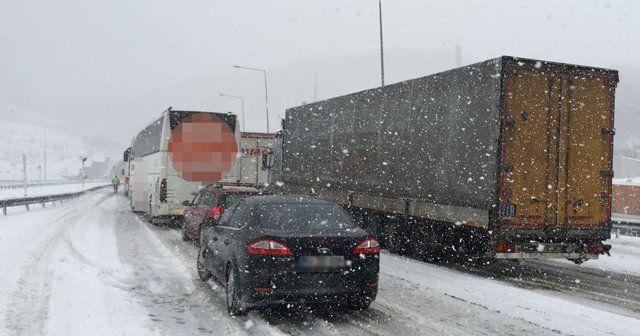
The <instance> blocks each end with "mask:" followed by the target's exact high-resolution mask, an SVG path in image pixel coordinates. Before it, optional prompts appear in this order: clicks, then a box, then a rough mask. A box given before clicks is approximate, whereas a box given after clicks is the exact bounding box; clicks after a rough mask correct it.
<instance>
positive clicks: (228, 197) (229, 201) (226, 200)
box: [220, 193, 254, 208]
mask: <svg viewBox="0 0 640 336" xmlns="http://www.w3.org/2000/svg"><path fill="white" fill-rule="evenodd" d="M249 196H254V194H250V193H243V194H222V196H221V201H220V206H222V207H223V208H228V207H230V206H232V205H233V204H234V203H236V202H237V201H238V200H240V199H242V198H245V197H249Z"/></svg>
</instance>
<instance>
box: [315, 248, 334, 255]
mask: <svg viewBox="0 0 640 336" xmlns="http://www.w3.org/2000/svg"><path fill="white" fill-rule="evenodd" d="M318 252H320V253H322V254H327V253H329V252H331V250H330V249H328V248H326V247H321V248H319V249H318Z"/></svg>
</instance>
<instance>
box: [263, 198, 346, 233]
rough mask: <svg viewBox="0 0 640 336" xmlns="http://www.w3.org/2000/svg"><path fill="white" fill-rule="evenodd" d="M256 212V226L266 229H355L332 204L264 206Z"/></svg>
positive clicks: (340, 209) (344, 215)
mask: <svg viewBox="0 0 640 336" xmlns="http://www.w3.org/2000/svg"><path fill="white" fill-rule="evenodd" d="M256 210H257V217H258V224H259V225H260V226H261V227H263V228H267V229H274V230H295V231H332V230H344V229H354V228H355V227H356V226H355V224H354V223H353V221H352V220H351V217H349V215H347V214H346V213H345V212H344V210H343V209H342V208H341V207H339V206H337V205H332V204H265V205H259V206H257V209H256Z"/></svg>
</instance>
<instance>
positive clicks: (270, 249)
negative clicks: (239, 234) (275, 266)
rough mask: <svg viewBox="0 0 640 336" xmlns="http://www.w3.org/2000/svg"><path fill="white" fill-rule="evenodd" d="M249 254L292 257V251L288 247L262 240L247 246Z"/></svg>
mask: <svg viewBox="0 0 640 336" xmlns="http://www.w3.org/2000/svg"><path fill="white" fill-rule="evenodd" d="M247 252H249V254H258V255H270V256H277V257H288V256H291V250H290V249H289V248H288V247H286V246H284V245H283V244H282V243H279V242H277V241H275V240H271V239H261V240H258V241H255V242H253V243H250V244H249V245H248V246H247Z"/></svg>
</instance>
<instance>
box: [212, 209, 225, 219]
mask: <svg viewBox="0 0 640 336" xmlns="http://www.w3.org/2000/svg"><path fill="white" fill-rule="evenodd" d="M223 211H224V209H223V208H222V207H215V208H213V210H211V219H213V221H214V222H217V221H218V219H220V216H222V212H223Z"/></svg>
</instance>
